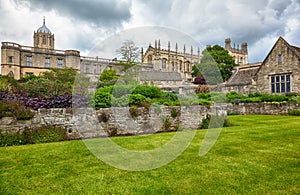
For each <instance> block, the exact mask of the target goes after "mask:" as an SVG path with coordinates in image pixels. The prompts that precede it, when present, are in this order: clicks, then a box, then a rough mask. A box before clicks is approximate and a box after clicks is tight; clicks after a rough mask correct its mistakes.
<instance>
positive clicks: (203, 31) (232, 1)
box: [0, 0, 300, 62]
mask: <svg viewBox="0 0 300 195" xmlns="http://www.w3.org/2000/svg"><path fill="white" fill-rule="evenodd" d="M44 16H45V17H46V25H47V27H48V28H49V29H50V30H51V31H52V33H54V34H55V41H56V42H55V48H56V49H76V50H80V51H81V53H82V55H88V54H89V53H90V51H91V48H93V47H94V46H95V43H99V42H101V41H103V40H106V39H107V38H109V37H111V36H114V35H116V34H118V33H120V32H123V31H124V30H125V31H126V30H128V29H131V31H130V32H132V28H137V27H138V28H142V27H149V26H151V27H153V26H159V27H165V28H169V29H174V30H176V31H178V32H183V33H185V34H187V35H189V36H190V37H191V38H192V39H193V40H195V41H196V42H197V43H199V46H200V47H201V48H202V49H203V47H205V46H206V45H208V44H209V45H215V44H218V45H221V46H224V40H225V38H229V37H230V38H231V40H232V43H234V42H235V43H236V45H237V44H241V43H242V42H247V43H248V47H249V61H250V62H257V61H262V60H263V59H264V57H265V56H266V54H267V53H268V52H269V50H270V49H271V47H272V46H273V44H274V43H275V41H276V40H277V39H278V37H279V36H283V37H284V38H285V39H286V40H287V41H288V42H289V43H290V44H293V45H296V46H300V0H252V1H249V0H223V1H220V0H210V1H207V0H185V1H182V0H0V41H1V42H2V41H13V42H17V43H20V44H23V45H28V46H32V45H33V31H34V30H37V29H38V27H40V26H41V25H42V21H43V17H44ZM146 29H147V28H146ZM148 34H150V35H151V33H148ZM171 34H172V33H171ZM152 35H153V34H152ZM156 36H157V35H153V36H152V37H151V36H147V37H145V38H144V39H145V41H146V42H152V43H153V42H154V40H155V39H156V38H157V39H158V38H160V39H164V40H162V45H165V44H166V43H167V41H168V40H166V39H167V38H166V37H156ZM146 39H147V40H146ZM148 39H149V40H148ZM165 46H166V45H165ZM172 46H173V45H172ZM100 57H104V58H105V57H107V56H100Z"/></svg>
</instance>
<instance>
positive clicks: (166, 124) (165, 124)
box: [163, 117, 171, 131]
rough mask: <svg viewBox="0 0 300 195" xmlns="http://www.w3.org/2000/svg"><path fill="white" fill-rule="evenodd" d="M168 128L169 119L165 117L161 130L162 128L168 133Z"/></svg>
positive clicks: (169, 124) (169, 125)
mask: <svg viewBox="0 0 300 195" xmlns="http://www.w3.org/2000/svg"><path fill="white" fill-rule="evenodd" d="M170 127H171V122H170V118H169V117H166V118H165V120H164V124H163V128H164V130H167V131H168V130H170Z"/></svg>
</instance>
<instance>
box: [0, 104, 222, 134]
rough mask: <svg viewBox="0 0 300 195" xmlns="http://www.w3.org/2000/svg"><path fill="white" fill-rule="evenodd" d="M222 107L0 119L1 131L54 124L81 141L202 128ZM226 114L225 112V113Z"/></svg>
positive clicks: (58, 112)
mask: <svg viewBox="0 0 300 195" xmlns="http://www.w3.org/2000/svg"><path fill="white" fill-rule="evenodd" d="M221 109H222V108H221V107H213V108H211V109H208V108H207V107H205V106H189V107H188V106H181V107H179V106H178V107H166V106H151V107H150V108H149V109H146V108H126V107H125V108H121V107H120V108H104V109H100V110H97V111H95V110H93V109H88V108H87V109H83V108H80V109H64V108H55V109H39V110H38V111H36V114H35V116H34V118H33V119H31V120H28V121H18V120H15V119H13V118H11V117H3V118H2V119H0V130H1V132H4V133H15V132H19V131H23V130H24V129H25V128H29V129H34V128H38V127H41V126H47V125H54V126H61V127H64V128H65V129H66V131H67V132H68V134H69V136H72V137H78V138H89V137H103V136H115V135H135V134H150V133H156V132H164V131H176V130H186V129H198V128H199V127H200V126H201V123H202V119H203V118H206V117H207V115H208V114H211V113H212V112H214V113H216V112H220V110H221ZM222 113H223V112H222Z"/></svg>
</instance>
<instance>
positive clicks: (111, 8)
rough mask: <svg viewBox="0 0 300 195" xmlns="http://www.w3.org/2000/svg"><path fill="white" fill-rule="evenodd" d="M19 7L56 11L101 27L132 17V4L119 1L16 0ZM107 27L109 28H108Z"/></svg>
mask: <svg viewBox="0 0 300 195" xmlns="http://www.w3.org/2000/svg"><path fill="white" fill-rule="evenodd" d="M14 2H15V4H16V5H17V6H24V5H26V6H28V7H30V9H32V10H37V9H39V10H42V11H51V10H54V11H55V12H57V13H58V14H60V15H61V16H67V17H70V18H71V19H75V20H76V19H79V20H84V21H88V22H91V24H93V25H96V26H97V27H100V26H101V25H108V26H111V27H113V26H114V25H120V24H122V22H123V21H128V20H129V19H130V17H131V13H130V8H131V2H130V1H127V2H124V1H118V0H86V1H84V0H14ZM106 27H107V26H106Z"/></svg>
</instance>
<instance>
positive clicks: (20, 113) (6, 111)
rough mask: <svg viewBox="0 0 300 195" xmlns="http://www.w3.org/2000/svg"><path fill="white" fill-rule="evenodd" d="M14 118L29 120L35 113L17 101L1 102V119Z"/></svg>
mask: <svg viewBox="0 0 300 195" xmlns="http://www.w3.org/2000/svg"><path fill="white" fill-rule="evenodd" d="M2 117H14V118H15V119H17V120H29V119H32V118H33V117H34V112H33V111H31V110H30V109H29V108H25V106H23V105H22V104H20V103H19V102H17V101H1V102H0V118H2Z"/></svg>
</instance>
